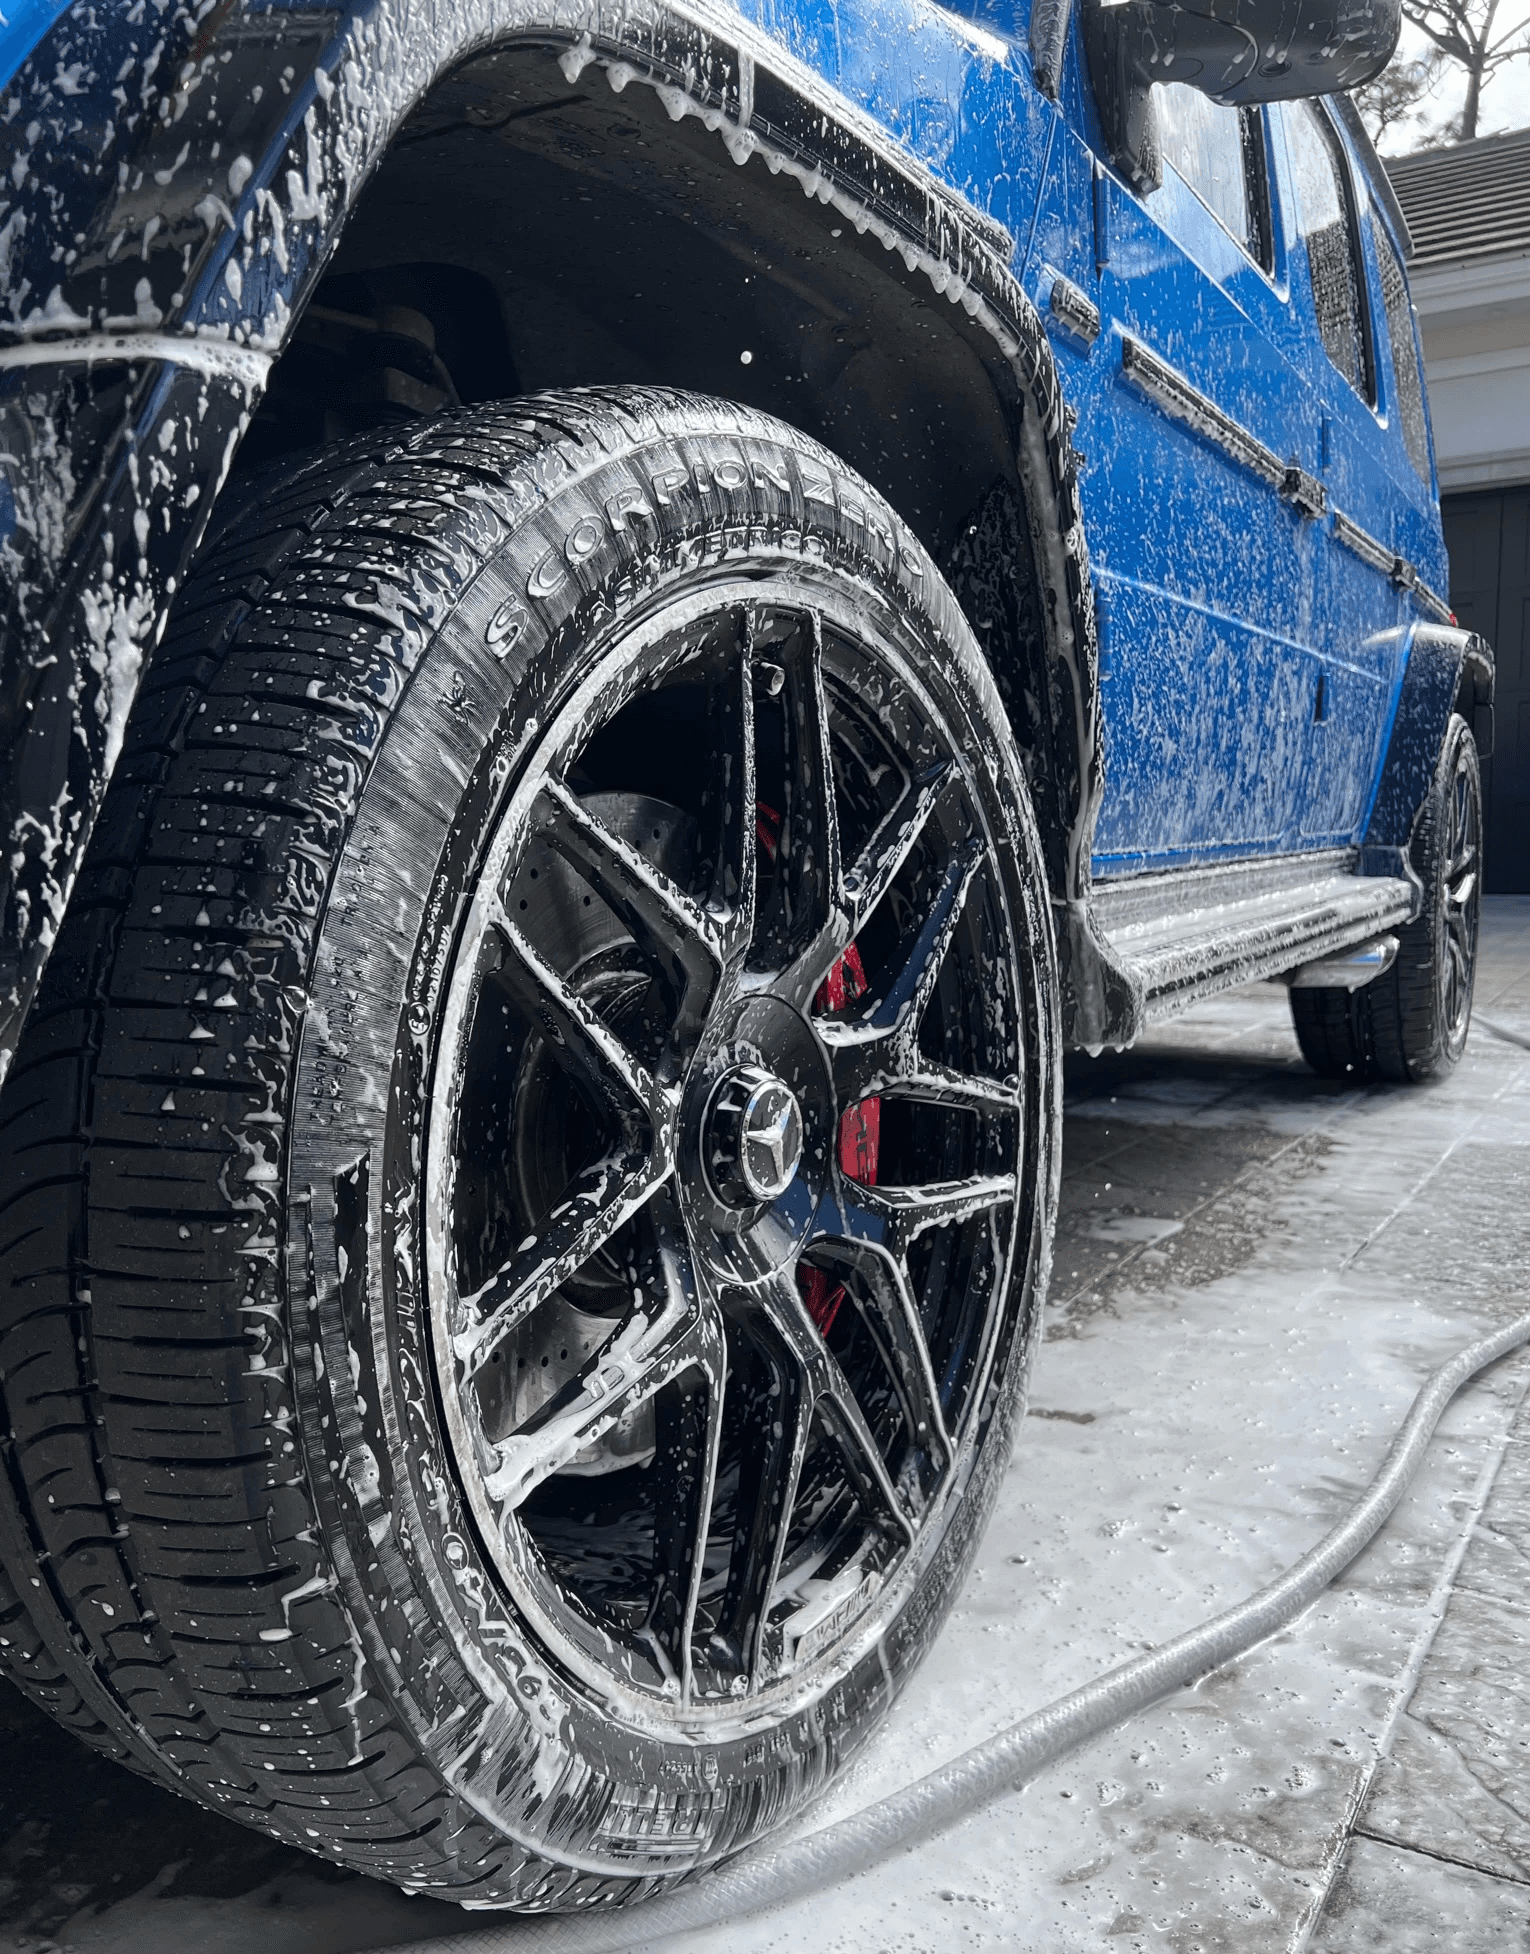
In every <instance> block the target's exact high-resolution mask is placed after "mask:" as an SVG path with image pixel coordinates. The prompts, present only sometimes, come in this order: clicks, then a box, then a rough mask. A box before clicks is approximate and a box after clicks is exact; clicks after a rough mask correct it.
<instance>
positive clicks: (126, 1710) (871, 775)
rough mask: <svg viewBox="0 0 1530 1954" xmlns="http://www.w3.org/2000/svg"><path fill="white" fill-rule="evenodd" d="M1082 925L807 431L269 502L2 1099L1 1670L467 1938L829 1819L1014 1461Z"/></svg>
mask: <svg viewBox="0 0 1530 1954" xmlns="http://www.w3.org/2000/svg"><path fill="white" fill-rule="evenodd" d="M1050 931H1051V926H1050V912H1049V908H1048V903H1047V898H1046V889H1045V884H1044V878H1043V874H1042V869H1041V857H1040V851H1039V845H1038V840H1037V835H1036V831H1035V826H1034V822H1033V819H1032V816H1031V812H1030V809H1029V805H1028V802H1027V798H1026V792H1025V787H1024V783H1023V777H1022V774H1021V769H1020V764H1019V760H1018V757H1017V754H1016V751H1015V748H1014V745H1013V742H1012V740H1011V737H1010V734H1009V731H1008V728H1007V724H1006V721H1005V718H1004V714H1003V711H1002V708H1001V706H1000V704H999V700H998V696H997V693H996V691H995V688H994V685H993V682H992V679H991V677H990V675H989V673H988V671H987V670H986V668H985V666H984V664H983V662H982V659H981V656H980V654H979V652H978V650H977V647H976V644H975V641H974V639H973V637H972V634H971V632H970V630H969V629H968V627H967V624H966V623H965V621H964V619H963V618H962V616H961V614H960V612H959V610H958V609H957V607H956V604H955V602H954V600H953V599H952V597H951V595H950V593H949V591H948V590H947V588H946V587H945V585H944V584H943V583H942V581H941V579H940V577H939V575H938V573H937V572H936V570H935V568H934V566H933V564H932V563H931V562H930V560H929V558H928V557H927V556H926V555H925V553H924V552H923V550H922V549H921V548H920V546H919V545H918V543H917V542H916V541H915V540H914V539H913V537H912V536H911V535H910V534H909V532H908V531H907V529H906V528H905V527H904V525H903V524H902V522H901V521H900V520H899V519H898V517H897V516H896V515H895V514H894V513H893V512H892V511H891V510H890V509H888V508H887V506H886V505H885V504H884V503H883V502H882V501H881V500H880V499H879V498H878V497H877V495H876V494H875V493H874V492H873V491H872V490H871V489H869V488H868V487H867V486H866V484H865V483H863V482H861V481H860V480H858V479H857V478H856V477H855V476H854V475H853V474H852V473H851V471H850V470H849V469H848V468H846V467H845V465H844V464H843V463H841V462H840V461H839V460H837V459H836V458H835V457H834V456H832V455H831V454H829V453H827V452H826V451H825V450H823V449H822V448H820V447H818V446H816V445H815V444H814V443H813V442H812V441H810V440H808V439H806V438H805V437H804V436H802V435H800V434H798V433H796V432H795V431H793V430H791V429H789V428H787V427H785V426H783V425H781V424H780V423H778V422H775V421H771V420H768V419H766V418H765V417H763V416H760V415H758V414H755V413H752V412H749V411H747V410H744V409H740V408H735V407H731V406H728V405H726V404H722V403H717V402H709V401H702V400H697V399H692V398H688V397H686V396H683V395H676V394H671V393H661V392H656V391H640V390H635V389H625V390H610V391H605V392H589V393H579V394H565V395H546V396H538V397H535V398H531V399H526V400H521V401H515V402H509V403H503V404H497V405H494V406H491V407H485V408H477V409H473V410H469V411H465V412H462V413H458V414H453V415H448V416H444V417H441V418H439V419H437V420H434V421H430V422H424V423H420V424H418V425H417V426H415V427H413V428H410V429H407V430H401V429H390V430H387V431H381V432H379V433H377V434H375V435H369V436H366V437H362V438H360V439H358V440H357V441H355V442H353V443H351V444H348V445H346V446H343V447H341V448H339V449H338V450H335V451H330V452H326V453H323V454H320V455H318V456H315V457H313V458H311V459H309V460H306V461H303V462H301V463H299V464H298V465H296V466H295V467H292V468H289V469H288V470H286V471H285V472H284V473H283V474H281V475H280V476H279V477H277V478H275V479H274V480H272V481H269V482H268V483H267V484H266V485H265V487H264V489H263V492H262V493H261V495H260V496H259V497H257V498H254V499H247V500H246V503H245V505H244V507H243V511H242V514H241V516H240V519H239V521H238V523H237V525H236V526H234V527H233V528H231V529H230V528H225V529H224V531H223V532H222V533H221V535H220V536H219V538H218V539H217V540H216V541H215V542H214V543H213V544H212V545H211V546H209V548H208V549H207V550H206V551H205V552H204V554H203V557H202V559H201V561H200V563H199V565H198V567H197V569H196V571H195V573H194V575H193V577H192V579H191V581H190V583H189V585H188V587H187V589H186V591H185V592H184V594H183V597H182V600H181V603H180V605H179V608H178V611H177V614H176V617H175V619H174V620H173V622H172V627H171V631H170V634H169V637H168V640H167V642H166V644H165V645H164V647H163V649H162V650H161V651H160V653H159V654H158V655H157V657H156V660H155V662H154V665H153V667H152V668H151V671H150V673H149V676H148V679H147V682H146V685H145V689H144V692H143V695H142V697H141V699H140V701H139V704H138V706H137V708H136V710H135V713H134V715H133V718H132V721H131V723H130V726H129V729H128V736H127V744H126V747H125V750H124V754H123V759H122V762H121V765H120V766H119V768H118V771H117V774H116V777H115V779H114V781H113V784H112V787H111V790H110V792H109V795H108V798H107V802H106V805H105V808H104V810H103V813H102V815H101V819H100V822H99V824H98V829H97V833H96V836H95V839H94V842H93V844H92V849H91V853H90V857H89V861H88V865H87V867H86V869H85V872H84V874H83V877H82V879H81V882H80V884H79V887H78V890H77V893H76V895H75V898H74V900H73V902H72V904H71V906H70V909H69V912H68V915H67V917H66V919H65V922H64V926H63V930H62V934H61V939H60V942H59V944H58V947H57V949H56V951H55V953H54V956H53V959H52V962H51V964H50V967H49V971H48V976H47V987H46V993H45V995H44V997H43V999H42V1001H41V1003H40V1005H39V1007H38V1008H37V1009H36V1010H35V1011H34V1013H33V1016H32V1019H31V1022H30V1025H29V1028H28V1032H27V1036H26V1039H25V1042H24V1045H23V1048H22V1050H21V1052H20V1054H19V1056H18V1058H17V1061H16V1064H15V1066H14V1068H13V1071H12V1073H11V1076H10V1078H9V1080H8V1081H7V1084H6V1087H5V1090H4V1095H3V1099H0V1150H3V1160H4V1175H5V1180H4V1188H5V1196H4V1199H5V1215H6V1220H7V1223H8V1227H7V1229H6V1231H5V1236H4V1240H3V1243H0V1383H3V1392H4V1405H3V1410H4V1426H5V1429H6V1431H7V1433H8V1438H7V1442H6V1450H7V1461H8V1468H9V1470H8V1476H7V1480H6V1484H5V1488H4V1492H3V1496H0V1559H3V1562H4V1566H5V1570H6V1575H7V1578H8V1582H9V1587H8V1589H7V1590H5V1591H4V1592H3V1593H0V1628H3V1635H0V1642H3V1648H0V1655H3V1656H4V1659H5V1661H6V1663H7V1666H8V1668H9V1671H10V1673H11V1674H12V1675H13V1676H14V1677H15V1679H16V1680H17V1681H18V1682H19V1683H20V1684H21V1686H22V1688H23V1689H25V1690H27V1692H28V1693H29V1694H30V1695H31V1696H32V1697H33V1699H34V1700H35V1701H37V1702H39V1703H41V1704H42V1705H43V1706H44V1707H45V1708H47V1709H49V1710H50V1711H52V1712H53V1713H54V1714H56V1715H58V1716H60V1717H61V1718H62V1719H63V1720H64V1721H65V1722H66V1723H67V1724H68V1726H69V1727H70V1728H73V1729H75V1730H76V1731H78V1732H79V1734H81V1735H82V1736H84V1737H86V1738H87V1740H89V1741H91V1742H93V1743H96V1744H97V1745H98V1746H100V1747H101V1748H103V1749H105V1750H107V1751H109V1752H111V1753H112V1754H113V1755H116V1756H119V1757H121V1758H122V1759H123V1761H125V1762H127V1763H129V1764H131V1765H133V1766H134V1767H135V1768H137V1769H139V1770H141V1771H143V1772H145V1773H147V1774H148V1775H150V1776H152V1777H154V1778H156V1779H158V1780H159V1781H161V1782H164V1783H167V1784H170V1785H173V1786H176V1787H178V1788H179V1789H181V1790H183V1791H185V1792H187V1793H189V1794H190V1795H191V1796H193V1797H195V1798H197V1799H199V1800H201V1801H202V1802H204V1803H205V1804H208V1805H210V1806H212V1807H214V1808H215V1809H218V1810H220V1811H223V1812H225V1813H227V1814H228V1815H230V1816H232V1817H234V1818H237V1819H240V1820H242V1821H244V1822H246V1823H248V1824H251V1825H254V1826H257V1827H259V1828H260V1829H262V1830H263V1831H265V1832H267V1833H269V1834H270V1835H271V1836H273V1837H276V1838H280V1839H283V1840H286V1841H288V1842H290V1843H291V1844H293V1845H296V1846H300V1847H302V1848H304V1849H305V1850H307V1851H310V1852H314V1853H318V1854H321V1855H322V1856H323V1857H325V1858H326V1859H328V1860H330V1861H331V1862H332V1863H335V1864H344V1865H347V1866H350V1867H354V1868H356V1869H358V1870H361V1871H364V1872H367V1873H372V1874H376V1875H379V1876H381V1877H384V1878H387V1879H390V1880H392V1881H394V1882H396V1883H397V1884H399V1885H402V1886H404V1887H406V1888H408V1889H410V1890H414V1891H431V1892H435V1893H438V1894H442V1895H445V1896H449V1897H453V1898H456V1899H458V1900H463V1901H466V1902H469V1903H472V1904H477V1905H487V1906H507V1907H519V1908H524V1909H548V1908H569V1907H575V1906H578V1907H587V1906H590V1905H595V1904H606V1903H610V1902H614V1901H620V1900H624V1899H629V1898H636V1897H641V1896H643V1895H645V1894H647V1893H651V1892H653V1891H655V1890H657V1889H659V1888H661V1887H664V1886H667V1885H669V1884H672V1883H673V1882H674V1881H675V1880H677V1879H679V1878H681V1877H683V1876H685V1875H686V1874H688V1873H690V1872H692V1871H693V1870H695V1869H696V1868H699V1867H703V1866H706V1865H708V1864H710V1863H712V1862H714V1861H716V1860H717V1859H719V1858H721V1857H722V1856H723V1855H725V1854H727V1853H730V1852H732V1851H735V1850H737V1849H738V1848H739V1847H740V1846H742V1845H743V1844H745V1843H746V1842H748V1841H749V1840H750V1839H752V1838H755V1837H757V1836H759V1835H760V1834H761V1833H763V1832H765V1831H767V1830H768V1829H770V1828H771V1827H773V1826H775V1825H778V1824H780V1823H781V1822H783V1821H784V1820H786V1819H788V1818H789V1817H790V1816H791V1815H792V1814H793V1813H794V1812H796V1811H798V1810H799V1809H800V1808H801V1806H802V1805H803V1804H804V1803H805V1801H807V1800H808V1799H809V1798H811V1797H812V1796H814V1795H815V1794H816V1793H818V1792H820V1791H821V1790H822V1789H823V1788H824V1786H825V1785H827V1784H828V1783H829V1782H830V1780H831V1779H832V1778H833V1777H834V1776H835V1775H836V1773H838V1772H839V1771H840V1770H841V1769H842V1768H843V1767H844V1766H845V1764H846V1762H847V1761H848V1760H849V1759H850V1758H851V1757H852V1756H853V1755H854V1754H855V1753H856V1751H857V1750H858V1749H859V1747H860V1746H861V1745H862V1744H863V1743H864V1741H865V1740H866V1738H867V1736H868V1735H869V1733H870V1732H871V1730H872V1729H873V1728H874V1727H875V1725H876V1723H877V1721H878V1720H879V1718H880V1717H881V1716H882V1714H883V1713H884V1711H885V1710H886V1708H887V1707H888V1705H889V1703H890V1702H891V1701H892V1700H893V1698H894V1697H895V1696H896V1695H897V1693H898V1691H899V1690H900V1689H901V1687H902V1686H903V1684H904V1682H905V1681H906V1679H907V1678H908V1676H909V1674H910V1673H911V1671H912V1670H913V1668H914V1666H915V1665H916V1664H917V1662H918V1661H919V1660H920V1658H921V1657H922V1655H923V1654H924V1652H925V1651H926V1649H927V1648H928V1646H929V1644H930V1642H931V1640H932V1638H933V1636H934V1634H935V1633H936V1630H937V1628H938V1626H939V1624H940V1622H941V1620H942V1618H943V1617H944V1615H945V1613H946V1611H947V1609H948V1608H949V1606H950V1604H951V1602H952V1600H953V1597H954V1596H955V1594H956V1592H957V1590H958V1588H959V1586H960V1583H961V1581H962V1578H963V1575H964V1572H965V1570H966V1568H967V1566H968V1564H969V1563H970V1561H971V1559H972V1556H973V1553H974V1551H975V1549H976V1546H977V1542H978V1539H979V1536H980V1533H981V1530H982V1526H983V1523H984V1520H985V1518H986V1515H987V1513H988V1511H989V1509H990V1507H991V1505H992V1502H993V1499H994V1497H995V1493H996V1490H997V1487H998V1484H999V1481H1000V1479H1001V1477H1002V1475H1003V1473H1004V1471H1005V1468H1006V1466H1007V1464H1008V1460H1009V1453H1010V1445H1011V1437H1012V1433H1013V1430H1014V1427H1015V1424H1016V1421H1017V1418H1018V1416H1019V1414H1020V1411H1021V1408H1022V1401H1023V1394H1024V1382H1025V1376H1026V1371H1027V1366H1028V1364H1029V1361H1030V1358H1031V1354H1032V1351H1033V1349H1034V1346H1035V1342H1036V1339H1037V1335H1038V1314H1039V1301H1040V1288H1041V1284H1042V1281H1043V1273H1044V1269H1045V1266H1046V1262H1047V1257H1048V1245H1049V1240H1050V1230H1051V1225H1052V1217H1053V1212H1054V1208H1055V1199H1056V1174H1057V1161H1058V1134H1059V1119H1060V1109H1059V1083H1058V1082H1059V1059H1058V1053H1059V1044H1058V1025H1057V996H1056V979H1055V972H1054V951H1053V946H1052V938H1051V933H1050Z"/></svg>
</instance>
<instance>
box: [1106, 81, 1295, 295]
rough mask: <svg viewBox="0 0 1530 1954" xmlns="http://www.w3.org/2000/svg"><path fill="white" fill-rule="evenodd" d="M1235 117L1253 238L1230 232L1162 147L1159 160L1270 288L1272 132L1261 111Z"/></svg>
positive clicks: (1272, 264)
mask: <svg viewBox="0 0 1530 1954" xmlns="http://www.w3.org/2000/svg"><path fill="white" fill-rule="evenodd" d="M1173 85H1174V84H1171V83H1164V82H1159V83H1155V88H1163V87H1169V86H1173ZM1179 85H1180V86H1182V87H1189V84H1188V83H1181V84H1179ZM1214 106H1215V107H1218V108H1220V107H1222V106H1224V105H1223V104H1221V103H1216V104H1214ZM1235 113H1236V115H1237V117H1238V144H1239V151H1240V154H1241V158H1242V163H1243V193H1244V198H1245V201H1246V202H1247V204H1248V210H1249V217H1250V233H1251V234H1250V236H1247V237H1239V236H1238V235H1237V233H1236V232H1235V231H1232V230H1229V228H1228V226H1227V222H1226V219H1225V218H1224V217H1223V216H1222V214H1221V212H1220V211H1218V210H1216V209H1214V208H1213V206H1212V205H1211V204H1209V203H1208V202H1207V201H1206V199H1205V198H1204V197H1203V196H1202V195H1201V192H1200V190H1199V189H1198V188H1197V187H1196V185H1195V184H1194V183H1192V182H1191V180H1190V179H1189V177H1187V176H1186V175H1185V174H1184V172H1183V171H1182V170H1181V169H1180V168H1179V167H1178V165H1177V164H1175V163H1174V162H1173V160H1172V159H1171V158H1170V157H1168V156H1166V155H1164V154H1163V151H1162V146H1161V144H1160V147H1159V155H1160V160H1161V163H1162V165H1163V167H1164V168H1165V169H1170V170H1173V172H1174V174H1175V176H1176V177H1177V178H1178V180H1179V182H1180V183H1182V184H1183V185H1184V187H1185V189H1186V190H1188V191H1189V192H1190V195H1191V196H1192V197H1194V199H1195V201H1196V202H1197V203H1198V204H1199V205H1200V207H1201V209H1202V210H1204V211H1205V213H1206V215H1207V216H1208V217H1209V218H1210V219H1211V221H1212V222H1213V223H1214V224H1215V225H1216V226H1217V228H1218V229H1219V230H1220V231H1221V233H1222V235H1223V236H1224V237H1226V238H1230V239H1231V240H1232V242H1233V243H1234V244H1235V245H1237V247H1238V249H1239V250H1240V251H1241V252H1242V253H1243V255H1244V257H1245V258H1247V260H1248V261H1249V263H1250V264H1251V265H1252V266H1253V267H1254V269H1255V270H1256V271H1257V272H1259V273H1260V275H1261V276H1262V277H1263V278H1264V279H1265V280H1266V281H1267V282H1268V283H1269V284H1271V285H1274V283H1275V255H1276V254H1275V198H1274V182H1273V176H1274V173H1273V171H1272V170H1271V167H1270V133H1269V128H1268V125H1267V124H1266V122H1265V117H1264V111H1263V109H1262V108H1239V109H1237V110H1236V111H1235ZM1137 194H1138V199H1139V201H1141V202H1143V203H1146V202H1147V201H1148V198H1147V196H1146V195H1144V193H1143V192H1142V191H1140V190H1139V191H1138V193H1137ZM1253 245H1257V246H1258V249H1257V251H1256V250H1254V249H1253V248H1251V247H1252V246H1253Z"/></svg>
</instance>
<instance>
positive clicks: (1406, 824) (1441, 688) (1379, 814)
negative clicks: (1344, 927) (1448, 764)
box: [1360, 624, 1494, 881]
mask: <svg viewBox="0 0 1530 1954" xmlns="http://www.w3.org/2000/svg"><path fill="white" fill-rule="evenodd" d="M1493 683H1494V666H1493V648H1492V646H1491V645H1490V644H1489V643H1488V642H1487V640H1486V639H1485V638H1480V637H1478V636H1477V634H1476V633H1475V632H1474V631H1464V630H1461V629H1460V628H1458V627H1457V626H1454V625H1446V624H1416V625H1414V626H1413V628H1412V631H1411V632H1410V634H1409V643H1408V645H1407V649H1406V663H1405V665H1404V668H1403V675H1402V684H1401V686H1400V688H1399V691H1398V695H1397V705H1396V709H1395V711H1394V712H1393V715H1392V727H1391V732H1390V735H1389V737H1388V740H1387V750H1386V758H1385V759H1384V760H1383V762H1382V766H1381V778H1380V781H1379V783H1378V785H1377V789H1376V798H1375V800H1374V801H1373V802H1372V804H1371V816H1370V820H1369V821H1368V823H1367V824H1366V830H1365V839H1364V842H1363V843H1362V845H1361V851H1360V866H1361V872H1362V873H1363V874H1367V875H1406V876H1407V877H1408V878H1409V879H1410V880H1412V881H1416V880H1417V877H1416V876H1415V875H1414V874H1413V870H1412V867H1411V865H1410V863H1409V860H1408V849H1409V845H1410V843H1411V841H1412V838H1413V829H1414V825H1415V823H1416V822H1417V820H1418V817H1419V813H1420V810H1421V809H1422V807H1423V805H1424V802H1425V800H1426V799H1427V798H1428V794H1429V786H1430V782H1431V781H1432V780H1433V778H1434V770H1435V766H1436V763H1437V762H1438V760H1439V757H1440V747H1441V745H1442V744H1443V742H1444V739H1445V731H1446V728H1447V726H1448V725H1449V723H1450V716H1451V714H1452V713H1453V712H1459V713H1460V714H1461V716H1462V718H1463V719H1465V720H1466V722H1467V724H1468V725H1469V726H1470V727H1471V729H1472V734H1473V737H1474V739H1475V740H1476V743H1477V749H1478V752H1479V753H1480V754H1481V756H1482V757H1483V758H1484V759H1485V758H1486V757H1487V755H1488V753H1490V752H1491V750H1492V743H1493V740H1492V728H1493Z"/></svg>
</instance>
